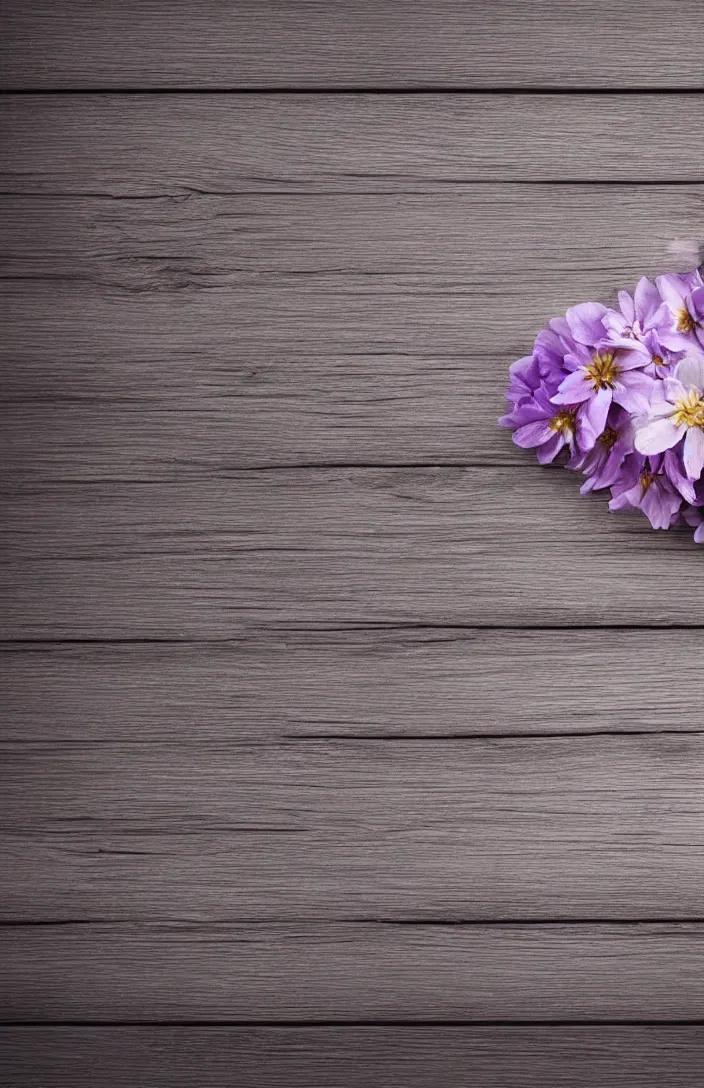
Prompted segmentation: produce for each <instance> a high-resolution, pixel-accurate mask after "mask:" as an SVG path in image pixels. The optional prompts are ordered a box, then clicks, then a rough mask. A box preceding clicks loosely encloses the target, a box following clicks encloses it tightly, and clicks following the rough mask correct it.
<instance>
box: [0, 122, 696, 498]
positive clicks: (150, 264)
mask: <svg viewBox="0 0 704 1088" xmlns="http://www.w3.org/2000/svg"><path fill="white" fill-rule="evenodd" d="M86 138H87V134H86ZM703 139H704V134H703ZM5 207H6V210H7V215H6V218H5V220H4V225H3V228H2V242H3V248H4V253H5V257H4V260H3V280H2V283H1V284H0V299H1V300H2V303H3V306H4V309H5V313H6V318H5V321H4V333H5V335H4V340H3V346H2V352H3V358H4V359H5V360H6V362H5V369H6V373H7V378H6V381H5V382H4V386H3V398H4V399H5V403H6V413H7V419H6V422H5V426H4V428H3V436H2V476H3V478H4V480H5V481H7V482H9V483H11V484H12V485H13V486H14V485H16V484H17V483H19V482H21V481H22V480H28V481H30V482H32V481H34V480H36V479H40V480H41V479H45V478H49V479H56V478H64V479H78V480H81V479H89V480H95V479H101V478H105V479H115V478H117V479H120V478H122V479H128V480H136V479H143V480H156V479H165V480H169V479H173V478H175V477H177V478H183V476H184V475H185V474H188V473H190V474H191V475H193V474H199V473H201V472H209V473H214V472H222V471H224V470H230V469H232V468H246V467H252V466H262V465H265V466H271V465H287V464H288V465H291V464H293V465H296V464H304V465H307V464H311V465H324V464H329V463H352V464H387V465H388V464H391V465H397V464H400V463H401V464H402V463H404V462H405V463H410V464H418V463H428V464H435V463H448V462H449V463H461V464H517V465H526V464H529V463H531V462H532V460H533V458H532V456H531V455H529V454H526V453H525V451H519V450H517V449H516V448H515V447H514V446H513V444H512V443H511V441H510V438H509V436H508V434H507V433H506V432H505V431H501V430H500V429H499V428H498V427H497V426H496V419H497V416H498V415H499V413H500V412H502V411H503V389H504V387H505V381H506V372H507V368H508V365H509V363H510V362H511V361H512V360H513V359H515V358H517V357H519V356H520V355H523V354H525V353H526V352H528V351H529V350H530V348H531V346H532V343H533V339H534V336H535V333H536V332H537V330H538V328H540V327H541V325H542V324H544V323H545V321H546V320H547V319H548V318H549V317H550V316H552V315H553V314H556V313H560V312H562V311H564V309H565V308H566V307H567V306H568V305H570V304H571V303H572V302H574V301H575V300H576V299H579V298H588V297H590V296H591V297H594V296H597V297H599V296H601V297H611V296H613V289H614V285H616V284H619V283H627V284H629V285H633V284H634V283H635V282H636V279H637V277H638V276H639V274H640V272H642V271H651V272H652V271H654V270H656V269H657V268H658V265H659V264H660V263H661V262H662V260H663V254H664V252H665V250H666V241H665V239H667V238H671V237H672V236H675V235H677V234H678V233H679V234H681V233H684V234H689V235H694V234H696V231H697V230H698V229H699V225H700V224H701V221H702V218H703V217H704V185H692V186H685V187H672V186H658V187H650V186H647V187H634V186H619V187H616V188H614V187H612V186H596V187H595V186H568V187H564V188H560V189H559V190H557V191H556V190H555V188H554V187H553V186H550V185H540V186H514V185H507V186H501V185H496V186H492V188H491V189H490V190H489V191H487V187H486V186H483V185H469V186H464V187H452V188H451V189H450V190H449V191H443V192H441V193H438V194H436V195H434V196H433V198H432V200H430V199H429V198H428V194H427V193H425V194H423V193H415V194H411V195H373V196H372V195H369V194H366V195H350V194H336V195H333V196H325V197H322V196H320V195H310V196H305V195H289V194H284V195H280V196H274V195H271V194H259V195H246V196H241V195H238V196H232V195H215V196H213V195H208V196H205V195H199V196H194V197H192V198H191V199H188V200H186V201H184V200H182V199H180V198H173V197H163V198H155V199H154V200H151V199H146V200H138V201H134V200H132V199H127V198H119V199H113V198H102V197H76V196H70V197H69V196H67V197H62V198H58V197H47V196H36V197H30V196H26V195H23V196H18V197H8V198H6V199H5ZM38 434H39V435H41V436H42V441H41V443H40V444H39V447H38V445H37V441H36V436H37V435H38ZM79 449H80V450H82V451H84V452H83V453H82V456H80V457H77V455H76V454H77V450H79Z"/></svg>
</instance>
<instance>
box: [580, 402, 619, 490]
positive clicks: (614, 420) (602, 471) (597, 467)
mask: <svg viewBox="0 0 704 1088" xmlns="http://www.w3.org/2000/svg"><path fill="white" fill-rule="evenodd" d="M633 436H634V432H633V422H632V419H631V416H630V415H629V414H628V412H626V411H624V409H623V408H619V407H617V406H616V405H612V407H611V409H610V411H609V414H608V416H607V419H606V427H605V428H604V431H603V433H602V434H600V435H599V437H598V438H597V440H596V442H595V444H594V446H593V447H592V449H591V450H589V451H588V452H587V453H583V454H577V455H575V456H573V457H572V459H571V460H570V461H569V463H568V465H567V468H570V469H574V470H577V471H582V472H583V473H584V475H585V476H586V477H587V479H586V481H585V482H584V483H583V484H582V486H581V488H580V491H581V493H582V495H587V494H588V493H589V492H590V491H598V490H599V489H600V488H602V487H611V485H612V484H614V483H616V481H617V480H618V478H619V475H620V473H621V467H622V465H623V462H624V459H625V458H626V457H627V456H628V454H629V453H632V452H633Z"/></svg>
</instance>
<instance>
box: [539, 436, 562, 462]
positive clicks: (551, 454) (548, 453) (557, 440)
mask: <svg viewBox="0 0 704 1088" xmlns="http://www.w3.org/2000/svg"><path fill="white" fill-rule="evenodd" d="M564 444H565V436H564V435H563V433H562V431H553V437H552V438H549V439H548V441H547V442H545V443H544V444H543V445H542V446H539V448H538V449H537V450H536V456H537V458H538V461H539V462H540V464H541V465H547V464H549V463H550V461H553V460H554V459H555V458H556V457H557V455H558V453H559V452H560V450H561V449H562V447H563V446H564Z"/></svg>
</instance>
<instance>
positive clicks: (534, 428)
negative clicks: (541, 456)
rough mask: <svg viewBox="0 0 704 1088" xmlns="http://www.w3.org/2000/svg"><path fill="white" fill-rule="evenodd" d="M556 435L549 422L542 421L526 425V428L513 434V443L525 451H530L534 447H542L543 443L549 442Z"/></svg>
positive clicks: (521, 428) (520, 428) (519, 429)
mask: <svg viewBox="0 0 704 1088" xmlns="http://www.w3.org/2000/svg"><path fill="white" fill-rule="evenodd" d="M554 433H555V432H554V431H553V430H552V429H551V427H550V426H549V423H548V420H547V419H541V420H538V421H536V422H535V423H526V424H525V426H524V427H519V428H518V430H517V431H514V433H513V441H514V442H515V443H516V445H517V446H521V447H522V448H523V449H530V448H531V447H533V446H542V444H543V442H547V440H548V439H549V438H551V437H552V435H553V434H554Z"/></svg>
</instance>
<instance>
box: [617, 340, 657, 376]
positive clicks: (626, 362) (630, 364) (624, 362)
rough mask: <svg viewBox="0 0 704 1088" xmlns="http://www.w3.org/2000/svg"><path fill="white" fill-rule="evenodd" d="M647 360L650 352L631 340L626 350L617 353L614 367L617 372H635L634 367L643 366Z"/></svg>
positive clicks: (642, 345)
mask: <svg viewBox="0 0 704 1088" xmlns="http://www.w3.org/2000/svg"><path fill="white" fill-rule="evenodd" d="M649 358H650V352H649V351H648V349H647V348H646V346H645V344H641V343H640V341H637V340H632V341H631V342H630V343H629V345H628V350H626V351H619V353H618V355H617V356H616V365H617V366H618V368H619V370H635V369H636V367H639V366H645V364H646V363H647V362H648V360H649Z"/></svg>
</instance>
